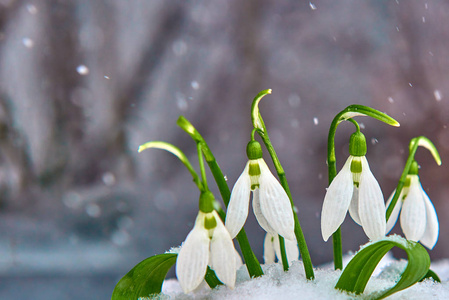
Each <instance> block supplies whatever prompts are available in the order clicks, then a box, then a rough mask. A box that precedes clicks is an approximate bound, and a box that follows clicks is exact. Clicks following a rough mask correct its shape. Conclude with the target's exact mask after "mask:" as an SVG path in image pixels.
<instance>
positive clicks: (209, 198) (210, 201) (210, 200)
mask: <svg viewBox="0 0 449 300" xmlns="http://www.w3.org/2000/svg"><path fill="white" fill-rule="evenodd" d="M214 201H215V197H214V194H212V192H211V191H205V192H201V195H200V205H199V206H200V211H202V212H203V213H210V212H212V211H213V210H214Z"/></svg>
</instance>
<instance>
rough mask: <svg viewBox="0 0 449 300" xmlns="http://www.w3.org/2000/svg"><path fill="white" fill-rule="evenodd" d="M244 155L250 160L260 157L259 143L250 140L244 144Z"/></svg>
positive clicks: (260, 148)
mask: <svg viewBox="0 0 449 300" xmlns="http://www.w3.org/2000/svg"><path fill="white" fill-rule="evenodd" d="M246 155H247V156H248V159H250V160H254V159H259V158H262V147H261V146H260V143H259V142H258V141H250V142H249V143H248V145H247V146H246Z"/></svg>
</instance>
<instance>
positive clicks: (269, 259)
mask: <svg viewBox="0 0 449 300" xmlns="http://www.w3.org/2000/svg"><path fill="white" fill-rule="evenodd" d="M284 242H285V253H286V254H287V260H288V261H289V262H290V263H291V262H292V261H294V260H299V249H298V243H297V242H296V239H295V240H294V241H292V240H286V239H285V240H284ZM276 257H277V259H278V261H281V260H282V258H281V247H280V245H279V236H277V235H276V236H274V235H272V234H270V233H267V234H266V235H265V240H264V242H263V259H264V262H265V264H272V263H274V261H275V258H276Z"/></svg>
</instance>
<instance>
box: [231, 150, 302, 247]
mask: <svg viewBox="0 0 449 300" xmlns="http://www.w3.org/2000/svg"><path fill="white" fill-rule="evenodd" d="M247 155H248V158H249V161H248V163H247V164H246V167H245V169H244V170H243V173H242V174H241V175H240V177H239V178H238V179H237V182H236V183H235V185H234V188H233V189H232V192H231V199H230V201H229V205H228V208H227V212H226V222H225V224H226V228H227V229H228V231H229V233H230V235H231V237H232V238H234V237H235V236H236V235H237V234H238V233H239V232H240V230H241V229H242V227H243V225H244V224H245V221H246V219H247V217H248V211H249V200H250V196H251V192H253V211H254V215H255V216H256V219H257V221H258V222H259V224H260V226H261V227H262V228H263V229H264V230H265V231H266V232H268V233H270V234H272V235H280V236H282V237H284V238H285V239H289V240H295V232H294V230H295V221H294V218H293V210H292V207H291V203H290V199H289V198H288V196H287V193H286V192H285V191H284V189H283V188H282V186H281V184H280V183H279V181H278V180H277V179H276V178H275V177H274V175H273V174H272V173H271V171H270V169H269V168H268V166H267V164H266V163H265V161H264V160H263V158H262V148H261V146H260V144H259V143H258V142H257V141H251V142H249V143H248V147H247Z"/></svg>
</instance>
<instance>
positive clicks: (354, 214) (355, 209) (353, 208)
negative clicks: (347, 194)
mask: <svg viewBox="0 0 449 300" xmlns="http://www.w3.org/2000/svg"><path fill="white" fill-rule="evenodd" d="M349 215H350V216H351V218H352V219H353V220H354V222H356V223H357V224H358V225H360V226H362V221H360V217H359V188H358V187H356V186H355V185H354V190H353V192H352V199H351V204H350V205H349Z"/></svg>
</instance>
